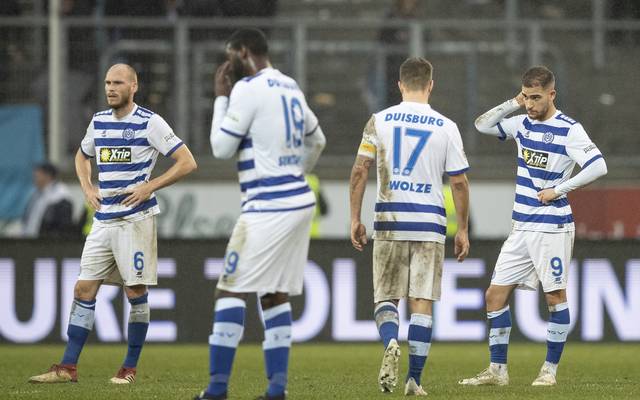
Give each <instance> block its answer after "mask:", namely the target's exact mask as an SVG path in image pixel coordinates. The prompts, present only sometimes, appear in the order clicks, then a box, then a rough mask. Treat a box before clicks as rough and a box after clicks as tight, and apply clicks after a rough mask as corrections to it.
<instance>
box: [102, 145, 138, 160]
mask: <svg viewBox="0 0 640 400" xmlns="http://www.w3.org/2000/svg"><path fill="white" fill-rule="evenodd" d="M100 162H103V163H127V162H131V148H130V147H103V148H101V149H100Z"/></svg>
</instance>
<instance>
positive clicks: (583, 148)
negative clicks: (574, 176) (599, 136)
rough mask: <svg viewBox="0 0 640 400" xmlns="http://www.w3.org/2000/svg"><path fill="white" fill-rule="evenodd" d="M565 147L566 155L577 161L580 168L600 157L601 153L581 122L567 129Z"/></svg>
mask: <svg viewBox="0 0 640 400" xmlns="http://www.w3.org/2000/svg"><path fill="white" fill-rule="evenodd" d="M566 149H567V155H569V157H571V159H572V160H573V161H575V162H576V163H578V165H580V167H581V168H584V167H586V166H587V165H589V164H591V163H592V162H594V161H595V160H597V159H599V158H602V153H600V150H599V149H598V147H597V146H596V145H595V144H594V143H593V142H592V141H591V139H590V138H589V135H587V132H586V131H585V130H584V128H583V127H582V125H581V124H575V125H573V126H572V127H571V129H570V130H569V133H568V135H567V144H566Z"/></svg>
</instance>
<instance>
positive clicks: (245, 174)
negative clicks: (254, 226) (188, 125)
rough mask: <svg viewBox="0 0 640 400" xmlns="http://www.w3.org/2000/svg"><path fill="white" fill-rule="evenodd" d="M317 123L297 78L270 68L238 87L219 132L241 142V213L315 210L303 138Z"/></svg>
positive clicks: (235, 88)
mask: <svg viewBox="0 0 640 400" xmlns="http://www.w3.org/2000/svg"><path fill="white" fill-rule="evenodd" d="M317 128H318V118H317V117H316V116H315V114H314V113H313V112H312V111H311V109H310V108H309V106H308V105H307V102H306V100H305V96H304V94H303V93H302V91H301V90H300V88H299V87H298V84H297V83H296V81H295V80H293V79H292V78H290V77H288V76H286V75H284V74H283V73H281V72H280V71H278V70H277V69H273V68H265V69H262V70H261V71H260V72H258V73H257V74H256V75H253V76H250V77H247V78H244V79H242V80H241V81H238V82H237V83H236V84H235V85H234V86H233V90H232V91H231V95H230V96H229V107H228V109H227V113H226V115H225V117H224V120H223V121H222V125H221V127H220V130H221V131H222V132H224V133H225V134H228V135H231V136H235V137H238V138H242V141H241V142H240V145H239V147H238V162H237V167H238V178H239V181H240V190H241V192H242V199H241V200H242V212H274V211H290V210H297V209H302V208H307V207H313V206H314V205H315V196H314V194H313V192H311V190H310V189H309V186H308V185H307V183H306V181H305V178H304V165H303V161H304V159H303V158H304V137H305V136H309V135H313V134H314V132H315V131H316V130H317Z"/></svg>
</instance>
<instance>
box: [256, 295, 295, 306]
mask: <svg viewBox="0 0 640 400" xmlns="http://www.w3.org/2000/svg"><path fill="white" fill-rule="evenodd" d="M288 301H289V295H288V294H287V293H268V294H265V295H264V296H262V297H260V305H261V306H262V309H263V310H266V309H269V308H272V307H275V306H277V305H280V304H284V303H287V302H288Z"/></svg>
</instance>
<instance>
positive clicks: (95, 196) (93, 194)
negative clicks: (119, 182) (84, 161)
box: [84, 186, 102, 211]
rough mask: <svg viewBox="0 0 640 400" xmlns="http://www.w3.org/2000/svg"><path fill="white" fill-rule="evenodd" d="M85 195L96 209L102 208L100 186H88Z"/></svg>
mask: <svg viewBox="0 0 640 400" xmlns="http://www.w3.org/2000/svg"><path fill="white" fill-rule="evenodd" d="M84 197H85V198H86V199H87V202H88V203H89V204H90V205H91V207H93V209H94V210H96V211H99V210H100V200H102V196H100V192H99V191H98V188H96V187H95V186H90V187H88V188H87V189H85V190H84Z"/></svg>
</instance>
